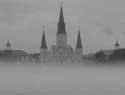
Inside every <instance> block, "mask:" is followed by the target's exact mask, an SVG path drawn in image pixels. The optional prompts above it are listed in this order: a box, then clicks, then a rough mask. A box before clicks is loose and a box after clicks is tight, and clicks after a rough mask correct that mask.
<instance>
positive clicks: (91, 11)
mask: <svg viewBox="0 0 125 95" xmlns="http://www.w3.org/2000/svg"><path fill="white" fill-rule="evenodd" d="M112 1H113V0H110V1H109V0H94V1H92V0H63V12H64V19H65V23H66V32H67V33H68V43H69V44H71V45H72V46H73V47H75V45H76V39H77V33H78V30H79V26H80V31H81V38H82V44H83V53H84V52H88V51H96V50H99V49H101V48H102V49H103V48H105V49H106V48H113V47H114V45H113V44H114V43H115V41H116V40H117V39H118V40H120V43H121V44H120V45H121V47H125V38H124V35H125V32H124V31H125V28H124V26H125V6H124V3H125V2H124V1H123V2H122V0H119V1H114V2H113V3H112ZM0 5H1V6H0V49H3V48H5V44H6V42H7V40H10V42H11V44H12V48H13V49H23V50H26V51H28V52H39V49H40V44H41V38H42V25H44V26H45V35H46V40H47V46H48V47H49V48H50V46H51V45H52V44H54V43H55V41H56V40H55V35H56V32H57V22H58V17H59V10H60V0H53V1H52V0H51V1H50V0H27V1H25V0H11V1H9V0H0ZM116 6H117V7H116ZM10 32H11V33H10ZM118 32H119V33H118ZM91 49H92V50H91Z"/></svg>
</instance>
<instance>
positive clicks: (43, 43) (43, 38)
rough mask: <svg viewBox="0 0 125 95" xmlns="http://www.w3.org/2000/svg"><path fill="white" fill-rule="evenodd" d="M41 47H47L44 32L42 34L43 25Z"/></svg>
mask: <svg viewBox="0 0 125 95" xmlns="http://www.w3.org/2000/svg"><path fill="white" fill-rule="evenodd" d="M40 48H41V49H47V45H46V38H45V34H44V26H43V36H42V43H41V47H40Z"/></svg>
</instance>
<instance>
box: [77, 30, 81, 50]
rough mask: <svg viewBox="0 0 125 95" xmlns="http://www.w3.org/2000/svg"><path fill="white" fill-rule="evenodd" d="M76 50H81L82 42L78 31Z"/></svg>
mask: <svg viewBox="0 0 125 95" xmlns="http://www.w3.org/2000/svg"><path fill="white" fill-rule="evenodd" d="M77 48H82V41H81V36H80V30H79V32H78V37H77V44H76V49H77Z"/></svg>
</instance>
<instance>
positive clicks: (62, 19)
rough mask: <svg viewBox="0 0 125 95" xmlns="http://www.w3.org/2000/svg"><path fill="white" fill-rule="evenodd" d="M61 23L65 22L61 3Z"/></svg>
mask: <svg viewBox="0 0 125 95" xmlns="http://www.w3.org/2000/svg"><path fill="white" fill-rule="evenodd" d="M59 22H64V16H63V8H62V3H61V8H60V16H59Z"/></svg>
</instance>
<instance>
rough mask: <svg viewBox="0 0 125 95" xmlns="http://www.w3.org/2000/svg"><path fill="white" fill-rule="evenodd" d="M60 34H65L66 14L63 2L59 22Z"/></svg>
mask: <svg viewBox="0 0 125 95" xmlns="http://www.w3.org/2000/svg"><path fill="white" fill-rule="evenodd" d="M57 33H59V34H65V33H66V32H65V21H64V16H63V8H62V3H61V8H60V16H59V22H58V32H57Z"/></svg>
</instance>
